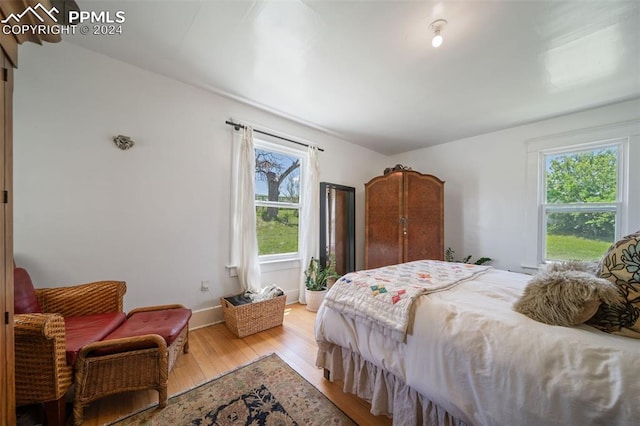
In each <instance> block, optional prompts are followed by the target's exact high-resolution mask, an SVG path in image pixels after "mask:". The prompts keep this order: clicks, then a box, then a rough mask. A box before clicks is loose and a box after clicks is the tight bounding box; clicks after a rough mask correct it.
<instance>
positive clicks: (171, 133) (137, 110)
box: [14, 7, 640, 326]
mask: <svg viewBox="0 0 640 426" xmlns="http://www.w3.org/2000/svg"><path fill="white" fill-rule="evenodd" d="M124 9H125V10H126V7H125V8H124ZM429 15H430V14H429V13H427V12H425V13H424V19H426V20H428V19H427V16H429ZM447 19H448V20H449V21H450V25H449V30H450V34H455V32H454V28H455V24H454V22H455V19H453V17H451V16H448V17H447ZM126 24H127V25H129V24H131V21H130V22H127V23H126ZM426 24H428V22H427V23H426ZM499 24H506V22H504V21H500V22H499ZM496 25H498V24H496ZM131 26H133V24H131ZM445 31H446V29H445ZM505 31H507V29H505ZM636 31H637V30H636ZM634 34H637V33H632V34H631V35H630V36H629V37H630V38H633V35H634ZM444 35H445V36H446V32H445V33H444ZM636 38H637V37H636ZM445 40H446V41H445V43H444V44H443V46H442V47H441V48H442V49H445V48H447V45H449V46H452V47H453V46H455V45H456V44H455V43H454V42H453V41H451V39H449V40H447V39H445ZM147 43H148V44H147V45H146V48H147V49H149V50H150V51H154V50H155V49H158V46H156V45H154V44H153V42H151V41H148V40H147ZM427 43H428V39H427ZM485 48H486V49H491V47H485ZM634 48H635V50H633V49H634ZM424 49H425V51H428V49H432V48H431V46H430V45H427V46H424ZM629 49H630V52H631V53H630V54H629V55H630V56H631V57H632V58H635V67H636V68H635V71H638V54H637V52H638V46H637V42H636V44H630V45H629ZM633 52H635V56H633ZM632 64H633V63H632ZM505 66H506V63H505ZM43 70H46V72H45V71H43ZM633 71H634V70H633V68H632V67H631V69H629V70H628V72H629V74H627V76H631V77H628V78H630V80H628V84H630V87H631V88H632V90H628V91H626V92H624V93H622V94H621V93H616V96H611V97H610V98H607V99H606V100H605V101H598V102H593V103H589V104H586V103H585V104H582V105H580V106H579V107H576V108H573V109H571V111H575V112H571V113H567V114H563V115H562V116H558V117H553V118H552V117H549V116H547V115H544V116H540V117H537V120H536V121H535V122H531V123H529V124H523V125H514V126H509V128H506V129H503V130H496V131H492V132H488V133H487V131H478V133H476V134H474V135H470V136H469V137H464V138H458V139H457V140H451V141H449V142H448V143H445V144H439V145H435V146H430V147H424V148H421V149H415V150H408V152H404V153H400V152H398V153H396V154H392V155H387V154H384V153H381V152H376V151H375V150H372V149H367V148H365V147H362V146H360V145H358V144H356V143H353V142H352V141H349V139H346V140H345V139H344V138H340V137H337V136H332V135H329V134H327V133H325V132H322V131H320V130H317V129H314V128H312V127H308V126H305V125H303V124H300V123H296V122H294V121H291V120H288V119H286V118H283V117H280V116H277V115H274V114H271V113H269V112H266V111H263V110H261V109H259V108H256V107H254V106H251V105H248V104H246V103H242V102H239V101H236V100H233V99H229V98H228V97H223V96H220V95H218V94H215V93H213V92H211V91H209V90H205V89H202V88H198V87H195V86H193V85H188V84H185V83H182V82H180V81H177V80H175V79H170V78H167V77H165V76H162V75H160V74H157V73H154V72H150V71H148V70H144V69H142V68H139V67H136V66H134V65H130V64H127V63H126V61H125V60H124V59H120V60H118V59H113V58H110V57H108V56H104V55H101V54H99V53H96V52H93V51H91V50H88V49H86V48H84V47H81V46H79V45H78V44H74V43H73V42H67V41H63V42H62V43H59V44H46V45H44V46H37V45H34V44H31V43H27V44H25V45H23V46H21V49H20V67H19V68H18V70H17V71H16V74H15V95H14V168H15V172H14V185H15V198H14V210H15V217H14V235H15V243H14V247H15V257H16V261H17V262H18V263H19V264H21V265H23V266H25V268H27V269H28V270H29V272H30V274H31V275H32V277H33V279H34V281H35V282H36V283H45V282H46V283H52V285H55V284H54V283H60V284H62V283H79V282H89V281H93V280H98V279H103V278H104V277H115V278H121V279H123V280H126V282H127V285H128V292H127V296H126V298H125V303H126V307H125V309H126V310H129V309H131V308H133V307H135V306H142V305H156V304H164V303H169V302H171V303H182V304H184V305H185V306H188V307H190V308H191V309H192V310H193V311H194V318H193V321H194V325H195V326H198V325H204V324H208V323H213V322H216V321H219V320H220V319H221V313H220V309H219V303H218V302H217V300H218V297H220V296H222V295H228V294H232V293H234V292H237V291H238V284H237V280H236V278H235V277H231V276H230V274H229V271H228V269H227V268H226V266H227V265H228V264H229V246H230V238H231V237H230V235H229V231H228V229H229V224H230V220H231V219H230V209H229V208H228V207H227V205H228V203H229V201H228V200H229V199H230V176H231V173H232V172H231V163H230V157H231V146H230V143H231V133H230V132H231V130H230V127H229V126H226V125H225V124H224V121H225V120H227V119H229V118H231V117H233V118H235V119H238V120H244V121H246V122H249V123H256V127H258V125H260V126H262V127H263V128H267V129H270V130H274V131H277V132H278V133H279V134H284V135H291V136H293V137H295V138H297V139H301V140H304V141H311V142H313V143H317V144H318V145H319V146H320V147H322V148H323V149H325V152H324V153H322V154H321V156H320V161H321V180H323V181H329V182H335V183H340V184H344V185H349V186H353V187H355V188H356V190H357V192H356V203H357V208H356V212H357V215H358V216H357V230H356V237H357V250H356V253H357V266H358V268H361V267H363V264H364V263H363V246H364V219H363V218H364V215H363V207H362V206H363V205H364V187H363V184H364V182H367V181H368V180H369V179H371V178H372V177H374V176H377V175H380V174H381V173H382V171H383V170H384V168H386V167H388V166H390V165H393V164H397V163H401V164H406V165H409V166H411V167H413V168H414V169H415V170H418V171H421V172H423V173H431V174H434V175H436V176H438V177H440V178H441V179H443V180H445V181H446V190H445V211H446V218H445V235H446V243H447V245H449V246H451V247H453V248H454V249H455V250H456V251H457V252H458V253H472V254H474V255H486V256H490V257H492V258H494V259H495V261H494V263H493V266H494V267H496V268H500V269H511V270H516V271H527V270H526V269H524V268H525V267H527V266H534V265H535V264H536V258H535V256H534V257H533V258H532V257H531V253H529V252H528V247H530V246H531V245H532V244H531V237H530V236H529V235H527V234H526V233H525V229H528V227H527V226H526V225H525V224H526V220H527V209H528V208H529V205H528V203H527V200H528V198H527V196H528V195H530V194H529V190H528V186H527V173H526V164H527V150H526V143H527V141H531V140H536V139H544V138H550V137H554V136H555V135H565V136H567V137H569V138H570V137H573V132H580V131H582V130H584V129H592V128H598V127H600V126H608V125H611V124H615V123H622V122H628V121H632V120H636V121H637V120H638V119H640V112H639V111H640V100H638V95H640V87H639V86H640V82H638V77H637V75H638V73H635V74H634V73H633ZM634 75H635V77H634ZM634 78H635V80H634ZM599 83H600V82H599V81H598V80H596V81H595V82H588V84H593V85H597V84H599ZM585 84H587V83H585ZM572 93H573V92H572ZM438 102H439V103H444V102H449V106H448V109H452V110H453V111H454V112H455V108H456V107H455V105H451V104H452V103H453V101H452V100H447V99H441V98H438ZM566 112H570V111H569V110H567V111H566ZM354 118H355V117H354ZM487 119H488V117H487ZM116 134H125V135H129V136H131V137H132V138H133V139H134V140H135V141H136V145H135V146H134V147H133V148H132V149H131V150H128V151H120V150H117V149H115V147H114V146H113V143H112V142H111V138H112V137H113V136H114V135H116ZM638 143H639V142H638V141H637V140H636V141H635V143H634V144H633V146H631V147H630V153H629V154H630V156H631V157H630V159H629V162H630V164H637V163H638V161H639V160H640V149H639V148H638ZM354 158H357V159H358V161H357V162H354V161H353V159H354ZM629 173H630V175H629V179H628V182H629V188H628V193H629V205H628V209H629V212H637V211H640V199H639V194H640V188H638V187H637V185H638V182H640V171H639V170H638V169H637V168H633V167H631V168H630V170H629ZM496 206H499V208H496ZM639 228H640V217H639V216H638V215H637V214H636V215H633V214H630V215H629V217H628V223H627V229H626V230H625V231H626V232H627V233H629V232H632V231H635V230H637V229H639ZM159 230H161V232H159ZM622 233H625V232H622ZM535 237H536V236H535V235H534V238H535ZM98 242H99V243H98ZM65 265H73V267H67V266H65ZM298 276H299V268H297V267H294V268H292V269H285V270H275V271H270V272H265V273H264V277H263V278H264V281H265V282H277V283H278V284H279V285H280V286H282V287H283V288H284V289H285V291H286V292H287V294H288V297H289V300H297V298H298V295H297V292H298ZM202 281H209V282H210V283H211V288H210V291H209V292H207V293H203V292H201V291H200V286H201V282H202ZM203 296H204V297H203Z"/></svg>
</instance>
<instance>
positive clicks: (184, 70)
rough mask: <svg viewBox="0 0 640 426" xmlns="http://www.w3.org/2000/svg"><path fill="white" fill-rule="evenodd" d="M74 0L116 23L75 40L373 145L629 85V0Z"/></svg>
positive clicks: (578, 105) (638, 34) (409, 146)
mask: <svg viewBox="0 0 640 426" xmlns="http://www.w3.org/2000/svg"><path fill="white" fill-rule="evenodd" d="M77 2H78V4H79V6H80V8H81V9H82V10H85V11H111V12H115V11H118V10H121V11H124V12H125V16H126V21H125V22H124V23H122V34H120V35H111V36H107V35H81V34H79V33H76V35H72V36H65V39H66V40H68V41H70V42H72V43H74V44H77V45H80V46H83V47H86V48H88V49H91V50H93V51H95V52H99V53H102V54H105V55H108V56H110V57H113V58H116V59H119V60H122V61H124V62H128V63H130V64H133V65H137V66H139V67H141V68H144V69H147V70H151V71H154V72H157V73H160V74H163V75H165V76H168V77H171V78H174V79H177V80H180V81H183V82H186V83H189V84H192V85H195V86H198V87H202V88H206V89H208V90H211V91H214V92H216V93H220V94H223V95H225V96H228V97H231V98H234V99H238V100H241V101H243V102H246V103H249V104H251V105H254V106H256V107H259V108H263V109H265V110H268V111H271V112H274V113H276V114H278V115H281V116H284V117H288V118H291V119H293V120H295V121H298V122H301V123H304V124H307V125H311V126H313V127H316V128H319V129H322V130H324V131H326V132H328V133H331V134H333V135H337V136H339V137H342V138H344V139H346V140H349V141H352V142H354V143H357V144H359V145H362V146H364V147H367V148H370V149H372V150H375V151H378V152H380V153H383V154H395V153H400V152H406V151H410V150H413V149H417V148H422V147H425V146H429V145H435V144H440V143H445V142H448V141H452V140H456V139H460V138H464V137H468V136H473V135H478V134H482V133H486V132H491V131H495V130H499V129H504V128H508V127H511V126H514V125H518V124H523V123H528V122H532V121H537V120H541V119H545V118H550V117H554V116H558V115H562V114H566V113H571V112H575V111H580V110H584V109H588V108H592V107H597V106H602V105H606V104H610V103H614V102H618V101H622V100H627V99H633V98H637V97H640V2H639V1H637V0H631V1H619V0H600V1H582V0H581V1H541V0H539V1H518V0H510V1H506V0H503V1H474V0H465V1H447V0H445V1H440V2H425V1H413V2H409V1H315V0H289V1H283V0H280V1H273V0H255V1H241V0H240V1H217V0H216V1H214V0H201V1H190V0H172V1H131V0H128V1H122V0H120V1H117V0H116V1H89V0H78V1H77ZM436 19H446V20H447V21H448V25H447V26H446V27H445V28H444V30H443V31H442V34H443V36H444V43H443V44H442V46H441V47H440V48H438V49H436V48H433V47H432V46H431V37H432V36H433V32H432V31H431V30H429V24H430V23H431V22H432V21H434V20H436ZM234 118H236V119H241V118H242V117H234Z"/></svg>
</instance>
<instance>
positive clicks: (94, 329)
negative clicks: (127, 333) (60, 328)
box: [64, 312, 127, 365]
mask: <svg viewBox="0 0 640 426" xmlns="http://www.w3.org/2000/svg"><path fill="white" fill-rule="evenodd" d="M126 319H127V317H126V315H125V314H124V312H108V313H104V314H95V315H84V316H79V317H67V318H65V319H64V329H65V333H66V351H67V365H74V364H75V362H76V359H77V358H78V352H80V349H82V348H83V347H85V346H87V345H88V344H89V343H93V342H97V341H100V340H102V339H104V338H105V336H107V335H108V334H109V333H111V332H112V331H113V330H115V329H117V328H118V327H119V326H120V325H121V324H122V323H124V322H125V320H126Z"/></svg>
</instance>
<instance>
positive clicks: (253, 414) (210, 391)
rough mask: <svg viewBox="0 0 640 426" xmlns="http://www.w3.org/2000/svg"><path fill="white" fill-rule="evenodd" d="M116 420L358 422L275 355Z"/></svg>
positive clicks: (120, 425) (173, 425)
mask: <svg viewBox="0 0 640 426" xmlns="http://www.w3.org/2000/svg"><path fill="white" fill-rule="evenodd" d="M113 425H117V426H124V425H162V426H165V425H171V426H177V425H198V426H204V425H252V426H253V425H256V426H258V425H278V426H279V425H356V423H355V422H354V421H353V420H351V419H350V418H349V417H348V416H347V415H346V414H344V413H343V412H342V411H340V409H339V408H338V407H336V406H335V405H334V404H333V403H332V402H331V401H330V400H329V399H328V398H327V397H325V396H324V395H323V394H322V393H321V392H320V391H319V390H317V389H316V388H315V387H314V386H313V385H311V383H309V382H307V381H306V380H305V379H304V378H303V377H302V376H300V375H299V374H298V373H297V372H295V371H294V370H293V369H292V368H291V367H289V366H288V365H287V364H286V363H285V362H284V361H283V360H282V359H280V358H279V357H278V356H277V355H276V354H271V355H267V356H265V357H262V358H259V359H257V360H256V361H254V362H252V363H251V364H248V365H246V366H244V367H240V368H238V369H237V370H234V371H231V372H230V373H227V374H225V375H224V376H221V377H218V378H216V379H214V380H212V381H210V382H207V383H204V384H202V385H200V386H198V387H196V388H194V389H191V390H188V391H186V392H184V393H182V394H180V395H176V396H173V397H171V398H169V403H168V404H167V406H166V407H165V408H164V409H159V408H158V407H157V406H155V407H151V408H148V409H146V410H144V411H141V412H139V413H137V414H134V415H132V416H129V417H127V418H124V419H122V420H119V421H117V422H116V423H113Z"/></svg>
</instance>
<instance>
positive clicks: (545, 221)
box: [539, 139, 626, 261]
mask: <svg viewBox="0 0 640 426" xmlns="http://www.w3.org/2000/svg"><path fill="white" fill-rule="evenodd" d="M625 141H626V139H617V140H610V141H606V142H599V143H590V144H583V145H579V146H573V147H570V148H560V149H550V150H546V151H542V152H540V156H541V157H540V162H539V164H540V167H541V170H540V176H541V180H540V185H539V191H540V192H539V200H540V201H541V202H540V209H539V212H540V218H539V233H540V234H539V241H541V243H542V244H541V252H542V253H541V260H542V261H554V260H585V261H594V260H598V259H600V257H601V256H602V255H603V253H604V252H605V251H606V250H607V248H608V247H609V246H610V245H611V243H612V242H614V241H616V239H617V237H618V236H619V233H620V222H621V218H622V209H623V188H624V176H625V174H624V170H623V169H624V161H623V155H624V151H625V150H624V146H625Z"/></svg>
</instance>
